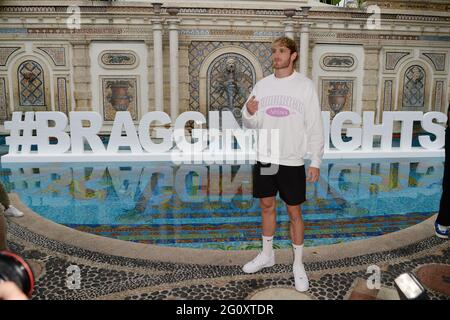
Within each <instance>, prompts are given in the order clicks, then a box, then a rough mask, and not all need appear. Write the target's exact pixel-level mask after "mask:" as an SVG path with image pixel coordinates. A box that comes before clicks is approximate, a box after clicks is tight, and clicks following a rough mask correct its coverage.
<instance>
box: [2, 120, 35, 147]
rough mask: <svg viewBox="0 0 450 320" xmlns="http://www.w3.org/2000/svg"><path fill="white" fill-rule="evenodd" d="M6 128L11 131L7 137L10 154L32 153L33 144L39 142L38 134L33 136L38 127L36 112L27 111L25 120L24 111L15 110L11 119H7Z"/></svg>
mask: <svg viewBox="0 0 450 320" xmlns="http://www.w3.org/2000/svg"><path fill="white" fill-rule="evenodd" d="M5 129H6V130H9V132H10V134H9V137H6V144H7V145H9V154H16V153H30V151H31V146H32V145H37V144H38V140H37V136H33V131H34V130H36V129H37V127H36V120H35V114H34V112H25V119H24V120H22V112H14V113H13V115H12V118H11V121H5ZM19 151H20V152H19Z"/></svg>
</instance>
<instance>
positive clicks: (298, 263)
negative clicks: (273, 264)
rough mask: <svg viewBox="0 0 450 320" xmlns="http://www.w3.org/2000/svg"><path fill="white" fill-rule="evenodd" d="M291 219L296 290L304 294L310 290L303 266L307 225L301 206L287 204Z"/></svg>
mask: <svg viewBox="0 0 450 320" xmlns="http://www.w3.org/2000/svg"><path fill="white" fill-rule="evenodd" d="M286 208H287V211H288V213H289V218H290V226H289V228H290V233H291V240H292V247H293V249H294V264H293V265H292V270H293V271H294V280H295V289H296V290H298V291H300V292H304V291H307V290H308V288H309V281H308V276H307V275H306V271H305V266H304V265H303V242H304V238H305V225H304V223H303V217H302V210H301V207H300V205H297V206H290V205H288V204H286Z"/></svg>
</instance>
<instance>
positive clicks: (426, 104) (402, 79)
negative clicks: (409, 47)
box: [397, 60, 432, 112]
mask: <svg viewBox="0 0 450 320" xmlns="http://www.w3.org/2000/svg"><path fill="white" fill-rule="evenodd" d="M399 70H400V72H399V76H398V77H399V78H398V86H397V110H399V111H402V110H404V111H423V112H427V111H430V110H431V109H430V108H431V102H430V101H431V84H432V81H431V80H432V71H431V70H432V69H431V66H430V65H429V64H428V63H426V62H424V61H421V60H411V61H409V62H405V63H404V64H403V65H402V66H401V67H400V68H399ZM412 94H414V95H415V96H414V97H407V96H406V95H412ZM406 99H408V100H409V101H407V100H406Z"/></svg>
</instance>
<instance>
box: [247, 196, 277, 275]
mask: <svg viewBox="0 0 450 320" xmlns="http://www.w3.org/2000/svg"><path fill="white" fill-rule="evenodd" d="M259 204H260V206H261V216H262V242H263V249H262V252H260V253H259V254H258V256H257V257H256V258H255V259H253V260H252V261H250V262H248V263H247V264H245V266H244V267H243V268H242V270H243V271H244V272H245V273H254V272H258V271H259V270H261V269H263V268H266V267H271V266H273V265H274V264H275V253H274V252H273V235H274V234H275V229H276V224H277V220H276V218H277V215H276V209H275V207H276V200H275V197H266V198H260V200H259Z"/></svg>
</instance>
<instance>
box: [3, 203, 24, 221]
mask: <svg viewBox="0 0 450 320" xmlns="http://www.w3.org/2000/svg"><path fill="white" fill-rule="evenodd" d="M5 216H7V217H15V218H19V217H22V216H23V212H22V211H20V210H19V209H17V208H16V207H13V206H11V205H10V206H9V207H8V209H6V210H5Z"/></svg>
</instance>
